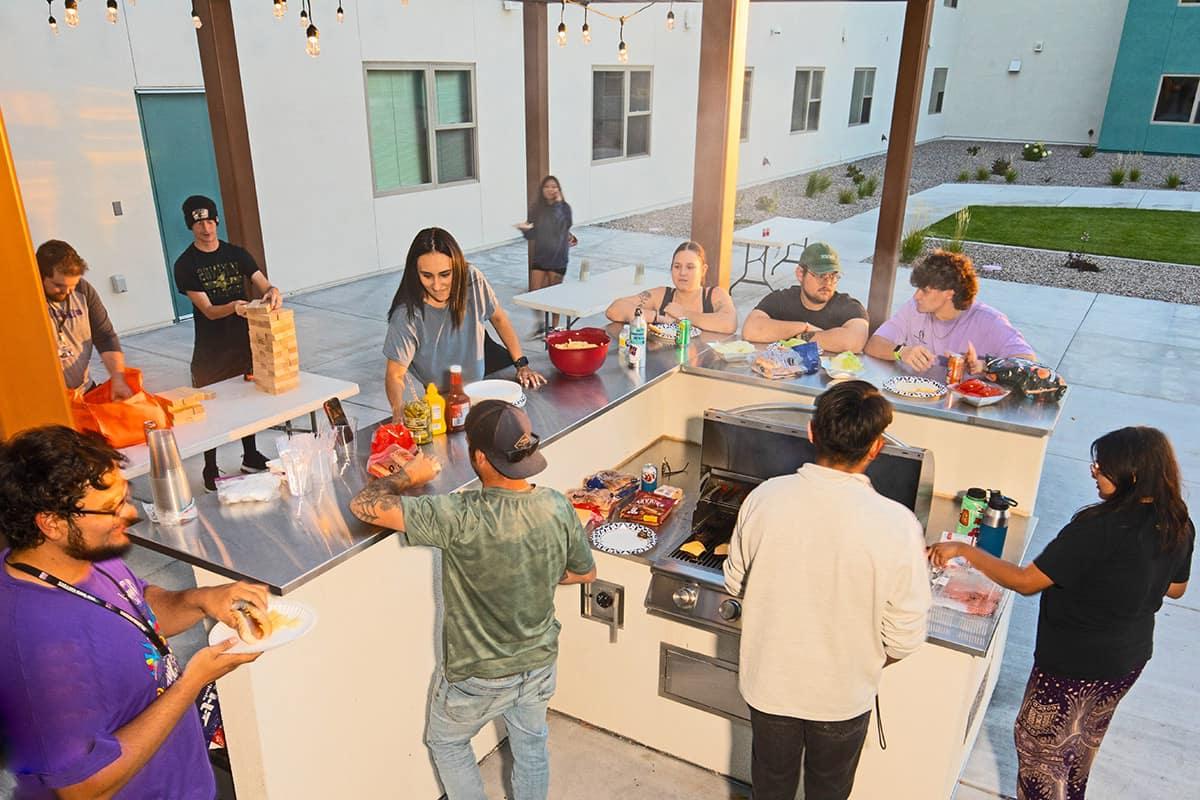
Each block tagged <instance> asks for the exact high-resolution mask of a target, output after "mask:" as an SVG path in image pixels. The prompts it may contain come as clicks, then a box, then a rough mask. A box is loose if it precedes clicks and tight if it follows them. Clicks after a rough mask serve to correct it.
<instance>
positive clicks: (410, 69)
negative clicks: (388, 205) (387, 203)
mask: <svg viewBox="0 0 1200 800" xmlns="http://www.w3.org/2000/svg"><path fill="white" fill-rule="evenodd" d="M474 77H475V76H474V71H473V70H472V69H471V68H470V67H447V66H442V65H433V64H421V65H409V64H406V65H403V66H394V67H393V66H387V67H383V66H379V67H368V69H367V123H368V126H369V131H370V142H371V171H372V173H373V175H374V178H375V194H377V195H380V194H392V193H395V192H399V191H407V190H410V189H414V188H421V187H424V188H431V187H434V186H438V185H441V184H447V183H458V182H461V181H469V180H475V179H477V178H478V177H479V175H478V171H477V169H476V163H477V162H476V149H475V133H476V130H475V97H474V86H475V80H474Z"/></svg>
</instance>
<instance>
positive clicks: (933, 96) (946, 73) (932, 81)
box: [926, 67, 950, 116]
mask: <svg viewBox="0 0 1200 800" xmlns="http://www.w3.org/2000/svg"><path fill="white" fill-rule="evenodd" d="M939 71H940V72H941V73H942V91H941V95H942V97H941V102H940V103H938V104H937V110H936V111H935V110H934V101H935V100H937V99H938V97H937V95H938V92H936V91H935V89H936V87H937V74H938V72H939ZM949 80H950V68H949V67H934V68H933V72H932V73H930V76H929V104H928V105H927V106H926V115H927V116H933V115H937V114H941V113H942V112H943V111H945V110H946V83H947V81H949Z"/></svg>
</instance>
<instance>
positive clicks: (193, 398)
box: [155, 386, 216, 413]
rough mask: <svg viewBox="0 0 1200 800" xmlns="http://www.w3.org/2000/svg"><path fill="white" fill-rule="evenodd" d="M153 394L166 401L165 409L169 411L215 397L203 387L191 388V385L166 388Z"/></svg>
mask: <svg viewBox="0 0 1200 800" xmlns="http://www.w3.org/2000/svg"><path fill="white" fill-rule="evenodd" d="M155 394H157V395H158V396H159V397H161V398H162V399H163V400H166V401H167V403H168V406H167V410H168V411H170V412H171V413H174V412H175V411H176V410H177V409H181V408H187V407H188V406H195V405H199V404H200V403H202V402H203V401H205V400H212V399H213V398H214V397H216V395H215V394H213V393H212V392H207V391H205V390H204V389H193V388H192V387H191V386H180V387H179V388H177V389H168V390H167V391H165V392H155Z"/></svg>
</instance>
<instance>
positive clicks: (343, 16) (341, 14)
mask: <svg viewBox="0 0 1200 800" xmlns="http://www.w3.org/2000/svg"><path fill="white" fill-rule="evenodd" d="M337 21H338V24H339V25H340V24H341V23H343V22H345V21H346V12H345V11H342V4H341V3H338V9H337Z"/></svg>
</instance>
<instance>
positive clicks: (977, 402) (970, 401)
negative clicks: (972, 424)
mask: <svg viewBox="0 0 1200 800" xmlns="http://www.w3.org/2000/svg"><path fill="white" fill-rule="evenodd" d="M984 383H987V384H988V386H996V384H994V383H990V382H988V381H984ZM996 388H997V389H1000V390H1001V394H998V395H994V396H992V397H977V396H976V395H973V394H965V393H963V392H960V391H959V390H958V385H957V384H955V385H954V386H951V387H950V391H952V392H954V396H955V397H956V398H957V399H959V400H962V401H963V402H964V403H966V404H967V405H972V406H975V407H976V408H983V407H984V406H991V405H995V404H996V403H999V402H1000V401H1001V400H1003V399H1004V398H1006V397H1008V396H1009V395H1010V394H1012V389H1005V388H1004V387H1003V386H996Z"/></svg>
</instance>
